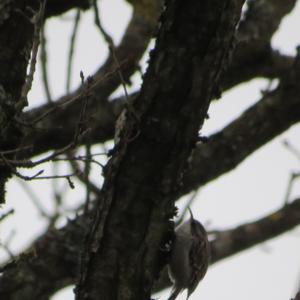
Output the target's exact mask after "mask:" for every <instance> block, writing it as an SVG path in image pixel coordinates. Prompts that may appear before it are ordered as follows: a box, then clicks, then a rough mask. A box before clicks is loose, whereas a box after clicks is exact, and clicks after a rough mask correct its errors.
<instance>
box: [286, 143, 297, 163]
mask: <svg viewBox="0 0 300 300" xmlns="http://www.w3.org/2000/svg"><path fill="white" fill-rule="evenodd" d="M283 145H284V146H285V147H286V149H287V150H289V151H290V152H291V153H292V154H293V155H294V156H295V157H296V158H297V159H298V160H299V161H300V151H299V150H298V149H297V148H296V147H295V146H293V145H292V144H291V143H290V142H289V141H288V140H284V141H283Z"/></svg>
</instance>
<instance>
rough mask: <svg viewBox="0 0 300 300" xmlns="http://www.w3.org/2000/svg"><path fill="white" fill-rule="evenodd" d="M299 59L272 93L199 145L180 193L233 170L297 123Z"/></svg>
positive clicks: (298, 108)
mask: <svg viewBox="0 0 300 300" xmlns="http://www.w3.org/2000/svg"><path fill="white" fill-rule="evenodd" d="M299 80H300V64H299V59H297V61H296V62H295V65H294V67H293V68H292V69H291V71H290V72H289V74H286V76H284V78H282V79H281V84H280V85H279V86H278V88H276V89H275V90H274V91H273V92H268V93H267V94H266V95H265V96H264V97H263V99H262V100H260V101H259V102H258V103H257V104H255V105H253V106H252V107H250V108H249V109H247V110H246V111H245V112H244V113H243V114H242V115H241V116H240V117H239V118H238V119H236V120H235V121H233V122H232V123H231V124H230V125H228V126H227V127H226V128H224V129H223V130H221V131H220V132H218V133H216V134H214V135H212V136H211V137H210V138H209V141H208V143H206V144H199V146H198V147H197V149H196V150H195V152H194V155H193V157H192V161H191V167H190V170H189V171H188V172H187V173H186V175H185V177H184V180H183V182H184V184H183V188H182V190H181V192H180V193H181V194H185V193H187V192H190V191H191V190H193V189H196V188H199V186H203V185H204V184H206V183H207V182H209V181H211V180H213V179H215V178H217V177H218V176H220V175H221V174H224V173H225V172H228V171H230V170H232V169H234V168H235V167H236V166H237V165H238V164H240V163H241V162H242V161H243V160H244V159H245V158H247V157H248V156H249V155H250V154H251V153H252V152H254V151H255V150H257V149H258V148H259V147H261V146H262V145H264V144H265V143H267V142H268V141H270V140H271V139H272V138H274V137H275V136H277V135H279V134H281V133H283V132H284V131H285V130H287V129H288V128H289V127H291V126H292V125H294V124H296V123H297V122H299V121H300V97H299V95H300V86H299Z"/></svg>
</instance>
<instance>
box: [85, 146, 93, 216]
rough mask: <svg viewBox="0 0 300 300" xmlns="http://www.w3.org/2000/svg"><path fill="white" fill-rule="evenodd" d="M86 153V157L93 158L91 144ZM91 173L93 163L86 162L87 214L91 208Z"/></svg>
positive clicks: (86, 148)
mask: <svg viewBox="0 0 300 300" xmlns="http://www.w3.org/2000/svg"><path fill="white" fill-rule="evenodd" d="M85 151H86V156H91V144H90V143H88V144H87V145H86V147H85ZM90 172H91V163H90V161H89V160H87V161H86V162H85V166H84V179H85V181H86V185H85V186H86V199H85V205H84V213H85V214H87V213H88V211H89V206H90V195H91V185H90V180H89V176H90Z"/></svg>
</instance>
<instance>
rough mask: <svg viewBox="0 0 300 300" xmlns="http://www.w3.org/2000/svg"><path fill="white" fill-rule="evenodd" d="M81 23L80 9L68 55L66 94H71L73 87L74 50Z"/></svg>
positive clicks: (77, 13) (75, 19)
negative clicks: (71, 87)
mask: <svg viewBox="0 0 300 300" xmlns="http://www.w3.org/2000/svg"><path fill="white" fill-rule="evenodd" d="M79 21H80V9H77V12H76V15H75V18H74V27H73V31H72V35H71V39H70V48H69V54H68V70H67V82H66V92H67V93H69V92H70V86H71V76H72V67H73V56H74V49H75V42H76V37H77V33H78V28H79Z"/></svg>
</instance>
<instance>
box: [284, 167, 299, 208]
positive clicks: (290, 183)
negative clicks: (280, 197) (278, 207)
mask: <svg viewBox="0 0 300 300" xmlns="http://www.w3.org/2000/svg"><path fill="white" fill-rule="evenodd" d="M299 177H300V173H291V174H290V178H289V181H288V185H287V188H286V192H285V196H284V205H287V204H288V202H289V199H290V195H291V192H292V188H293V185H294V183H295V180H296V179H298V178H299Z"/></svg>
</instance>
